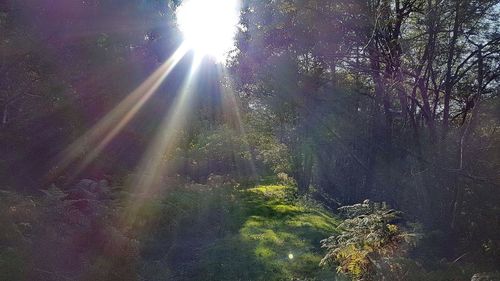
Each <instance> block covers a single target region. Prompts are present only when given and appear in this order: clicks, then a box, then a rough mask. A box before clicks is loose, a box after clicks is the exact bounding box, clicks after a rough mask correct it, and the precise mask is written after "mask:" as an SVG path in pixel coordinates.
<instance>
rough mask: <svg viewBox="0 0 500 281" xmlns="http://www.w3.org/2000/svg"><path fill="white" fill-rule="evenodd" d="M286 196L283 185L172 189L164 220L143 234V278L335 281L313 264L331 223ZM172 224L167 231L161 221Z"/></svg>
mask: <svg viewBox="0 0 500 281" xmlns="http://www.w3.org/2000/svg"><path fill="white" fill-rule="evenodd" d="M293 194H294V189H293V188H291V187H286V186H282V185H260V186H256V187H253V188H248V189H234V188H220V189H214V190H207V191H203V190H198V191H176V192H174V193H173V194H171V195H170V196H168V197H167V198H166V199H165V200H163V202H164V203H162V205H163V204H165V205H164V206H165V208H166V209H163V210H162V211H161V213H163V216H165V218H166V220H165V221H164V223H160V224H156V227H155V229H156V230H155V231H153V232H152V234H151V233H149V234H147V235H146V236H145V237H144V241H149V242H146V243H144V244H143V245H144V248H143V256H144V257H145V261H144V263H143V268H142V272H143V276H144V277H145V278H146V279H147V280H165V279H162V277H163V278H165V276H170V279H167V280H334V278H335V277H334V275H335V274H334V273H333V272H332V271H331V270H329V269H325V268H321V267H320V266H319V262H320V260H321V258H322V256H323V255H324V251H323V250H322V249H321V248H320V240H321V239H324V238H326V237H328V236H329V235H331V234H332V233H334V232H335V231H336V225H337V224H338V221H337V219H336V218H334V217H332V216H331V215H329V214H328V213H327V212H326V211H325V210H323V209H321V208H320V207H318V206H312V205H310V204H304V203H302V202H301V200H298V199H296V198H295V197H294V195H293ZM181 202H185V203H186V202H188V203H189V204H180V203H181ZM177 203H179V204H180V205H182V206H180V205H179V204H177ZM176 205H177V207H175V208H173V209H171V207H167V206H176ZM167 209H170V211H169V213H170V214H171V215H170V216H169V215H168V214H167V213H164V212H165V211H168V210H167ZM172 215H174V216H175V218H173V217H172ZM167 218H168V219H167ZM172 219H175V220H176V222H177V223H176V226H175V227H173V228H172V226H171V223H167V221H171V220H172ZM167 226H169V227H167ZM161 229H164V230H163V231H161ZM148 249H149V250H148ZM151 249H153V250H151ZM155 252H156V253H155ZM160 269H161V270H160Z"/></svg>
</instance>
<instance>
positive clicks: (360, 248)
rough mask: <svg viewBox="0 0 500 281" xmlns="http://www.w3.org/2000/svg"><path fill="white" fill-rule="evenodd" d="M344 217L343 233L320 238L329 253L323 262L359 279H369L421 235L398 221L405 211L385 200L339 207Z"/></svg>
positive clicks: (341, 231) (341, 230)
mask: <svg viewBox="0 0 500 281" xmlns="http://www.w3.org/2000/svg"><path fill="white" fill-rule="evenodd" d="M339 211H340V213H341V214H342V215H343V216H344V217H345V220H344V221H343V222H342V223H341V224H340V225H339V230H340V233H339V234H336V235H333V236H331V237H329V238H327V239H324V240H322V241H321V244H322V247H323V248H326V249H327V254H326V255H325V257H324V258H323V259H322V260H321V263H320V264H321V265H337V271H338V272H342V273H344V274H347V275H348V276H350V277H352V278H354V279H358V280H370V279H372V277H373V276H374V275H375V272H376V271H377V270H382V269H383V267H384V263H386V262H387V261H389V260H390V259H391V258H392V257H394V256H397V255H400V254H401V253H403V252H405V250H406V249H408V248H409V247H408V246H409V245H413V244H414V241H415V240H416V239H417V238H418V235H417V234H415V233H412V232H408V231H404V230H403V228H402V227H401V226H398V225H397V224H396V221H397V220H398V219H400V217H401V215H402V213H401V212H399V211H396V210H393V209H390V208H389V207H388V206H387V205H386V204H385V203H372V202H370V201H368V200H366V201H365V202H363V203H360V204H355V205H352V206H344V207H341V208H339Z"/></svg>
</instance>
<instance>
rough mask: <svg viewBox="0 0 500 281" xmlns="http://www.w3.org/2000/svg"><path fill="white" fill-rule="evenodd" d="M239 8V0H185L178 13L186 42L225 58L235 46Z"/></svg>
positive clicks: (212, 54) (202, 51)
mask: <svg viewBox="0 0 500 281" xmlns="http://www.w3.org/2000/svg"><path fill="white" fill-rule="evenodd" d="M239 8H240V7H239V1H238V0H184V1H183V2H182V4H181V5H180V6H179V7H178V8H177V11H176V15H177V23H178V25H179V28H180V30H181V31H182V33H183V36H184V42H185V44H186V45H187V46H188V47H189V48H190V49H192V50H194V51H195V52H196V53H197V54H200V55H203V56H211V57H213V58H215V59H216V60H217V61H222V60H223V59H224V57H225V55H226V54H227V53H228V52H229V51H230V50H231V49H232V48H233V47H234V35H235V34H236V31H237V28H236V26H237V24H238V22H239Z"/></svg>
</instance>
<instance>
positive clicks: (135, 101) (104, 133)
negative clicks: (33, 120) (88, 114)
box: [49, 44, 188, 180]
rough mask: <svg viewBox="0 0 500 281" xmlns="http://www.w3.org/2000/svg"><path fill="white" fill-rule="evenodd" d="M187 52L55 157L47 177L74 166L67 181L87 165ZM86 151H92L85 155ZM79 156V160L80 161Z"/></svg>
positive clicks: (180, 52) (174, 57) (181, 50)
mask: <svg viewBox="0 0 500 281" xmlns="http://www.w3.org/2000/svg"><path fill="white" fill-rule="evenodd" d="M187 51H188V48H187V46H186V44H182V45H181V46H180V47H179V48H178V49H177V50H176V51H175V52H174V54H173V55H172V56H171V57H170V58H169V59H168V60H167V61H166V62H165V63H163V64H162V65H161V66H160V67H159V68H158V69H157V70H156V71H155V72H153V73H152V74H151V75H150V76H149V77H148V78H147V79H146V80H145V81H144V82H143V83H142V84H141V85H140V86H139V87H137V88H136V89H135V90H134V91H133V92H132V93H131V94H130V95H128V96H127V97H126V98H125V100H123V101H122V102H120V103H119V104H118V105H117V106H116V107H115V108H114V109H113V110H112V111H111V112H110V113H108V114H107V115H106V116H105V117H104V118H103V119H102V120H100V121H99V122H98V123H97V124H96V125H95V126H94V127H92V128H91V129H90V130H89V131H88V132H87V133H85V134H84V135H83V136H82V137H80V138H79V139H77V140H76V141H75V142H73V143H72V144H71V145H70V146H69V147H68V148H67V149H65V150H64V151H63V152H62V153H61V154H60V155H59V157H58V160H57V164H56V165H55V167H56V169H55V171H54V172H53V173H52V174H51V177H53V176H54V175H58V174H59V173H61V172H62V171H64V170H66V169H67V168H68V167H69V166H70V165H72V164H74V163H75V162H77V164H76V167H75V168H74V169H72V171H71V173H70V178H71V177H74V176H76V175H77V174H78V173H80V172H81V171H82V170H83V169H84V168H85V167H86V166H87V165H88V164H89V163H91V162H92V161H93V160H94V159H95V158H96V157H97V156H98V155H99V153H100V152H101V151H102V150H103V149H104V148H105V147H106V145H107V144H109V142H110V141H111V140H112V139H113V138H114V137H115V136H116V135H117V134H118V133H119V132H120V131H121V130H122V129H123V128H124V127H125V126H126V125H127V124H128V123H129V122H130V120H131V119H132V118H133V117H134V116H135V115H136V114H137V112H138V111H139V110H140V109H141V108H142V106H143V105H144V104H145V103H146V102H147V101H148V100H149V98H151V96H152V95H153V94H154V93H155V92H156V90H157V89H158V87H159V86H160V85H161V83H162V82H163V81H164V80H165V78H166V77H167V76H168V75H169V74H170V72H171V71H172V70H173V69H174V68H175V66H176V65H177V64H178V63H179V61H180V60H181V59H182V58H183V57H184V56H185V54H186V53H187ZM88 147H93V148H92V149H91V150H90V151H86V150H87V148H88ZM82 156H83V159H80V158H81V157H82ZM51 179H52V178H51ZM51 179H49V180H51Z"/></svg>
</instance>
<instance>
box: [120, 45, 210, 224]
mask: <svg viewBox="0 0 500 281" xmlns="http://www.w3.org/2000/svg"><path fill="white" fill-rule="evenodd" d="M200 63H201V57H200V56H197V55H195V57H194V58H193V63H192V65H191V70H190V72H189V74H188V75H187V77H186V79H185V81H184V82H183V85H182V87H181V89H180V91H179V93H178V96H177V97H176V99H175V100H174V102H173V104H172V106H171V107H170V110H169V112H168V113H167V114H166V115H165V117H164V118H163V120H162V122H161V125H160V128H159V129H158V133H157V134H156V136H155V138H154V139H153V141H152V144H151V145H150V146H149V147H148V149H147V151H146V153H145V154H144V156H143V159H142V161H141V163H140V165H139V167H138V169H137V171H138V172H137V176H136V178H135V180H134V181H133V185H132V187H133V188H135V190H134V193H135V194H136V196H135V197H134V198H131V201H130V203H129V205H128V209H127V212H125V213H126V215H125V217H124V218H123V221H124V223H125V224H128V225H130V224H131V223H132V222H133V221H134V220H135V218H136V214H137V210H138V209H139V208H140V207H141V206H142V204H143V203H144V202H145V200H147V199H149V198H152V197H157V196H158V195H159V194H160V193H161V191H163V190H161V188H162V187H163V188H167V187H164V186H161V179H162V176H163V175H165V174H166V173H168V169H169V166H168V163H165V162H164V161H163V157H164V155H165V154H166V153H169V152H171V151H172V150H173V149H175V147H176V145H177V144H178V140H177V139H176V136H177V135H178V134H177V133H178V132H179V131H180V130H181V129H182V128H183V127H184V125H185V124H186V119H187V118H186V116H187V111H188V109H189V105H190V99H191V97H192V95H193V89H192V86H193V85H194V83H193V80H194V79H195V77H196V73H197V70H198V67H199V65H200Z"/></svg>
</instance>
